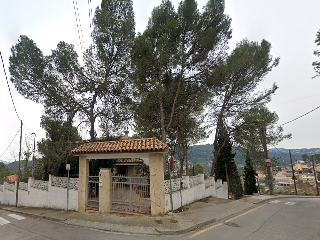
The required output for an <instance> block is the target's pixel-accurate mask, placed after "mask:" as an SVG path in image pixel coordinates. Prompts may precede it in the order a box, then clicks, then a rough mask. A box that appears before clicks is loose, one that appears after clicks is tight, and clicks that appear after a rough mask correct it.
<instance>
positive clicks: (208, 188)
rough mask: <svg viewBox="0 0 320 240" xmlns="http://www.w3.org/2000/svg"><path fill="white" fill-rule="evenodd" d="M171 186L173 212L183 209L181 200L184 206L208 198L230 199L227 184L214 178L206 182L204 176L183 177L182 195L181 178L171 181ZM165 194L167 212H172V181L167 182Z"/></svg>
mask: <svg viewBox="0 0 320 240" xmlns="http://www.w3.org/2000/svg"><path fill="white" fill-rule="evenodd" d="M171 185H172V201H173V210H176V209H178V208H180V207H181V198H182V206H185V205H188V204H190V203H193V202H196V201H198V200H200V199H203V198H207V197H216V198H223V199H228V185H227V183H226V182H224V183H222V180H217V181H215V179H214V178H213V177H209V178H208V179H207V180H204V174H199V175H197V176H194V177H189V176H183V177H182V189H181V195H180V186H181V185H180V178H179V179H173V180H172V181H171ZM165 193H166V195H165V203H166V212H169V211H171V200H170V180H166V181H165Z"/></svg>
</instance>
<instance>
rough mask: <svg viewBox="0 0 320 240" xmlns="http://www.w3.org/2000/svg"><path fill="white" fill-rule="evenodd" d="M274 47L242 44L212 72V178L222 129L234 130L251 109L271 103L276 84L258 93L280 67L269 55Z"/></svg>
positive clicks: (262, 44)
mask: <svg viewBox="0 0 320 240" xmlns="http://www.w3.org/2000/svg"><path fill="white" fill-rule="evenodd" d="M270 50H271V44H270V43H269V42H267V41H265V40H262V41H261V43H258V42H250V41H248V40H246V39H245V40H243V41H241V42H240V43H238V44H237V46H236V48H235V49H234V50H233V51H232V52H231V54H230V55H229V56H227V58H226V60H225V61H223V63H222V64H221V65H220V66H218V67H215V68H213V69H211V71H210V72H209V73H208V74H209V77H208V78H207V81H208V82H207V84H208V86H209V87H210V88H211V89H212V91H213V92H214V93H215V95H214V97H213V99H212V103H211V106H210V108H211V109H212V111H211V112H212V119H213V121H214V123H215V138H214V159H213V164H212V169H211V174H213V173H214V168H215V163H216V161H217V156H218V155H219V146H218V139H219V136H220V134H221V131H222V128H223V127H224V126H226V127H227V128H229V131H231V130H232V128H234V126H235V125H236V123H237V122H238V121H239V119H240V118H241V114H242V113H244V112H246V111H248V110H249V109H250V108H252V107H256V106H260V105H262V104H264V103H266V102H268V101H269V100H270V97H271V95H272V94H273V93H274V92H275V91H276V89H277V86H276V85H275V84H274V85H273V86H272V87H271V88H270V89H267V90H265V91H263V92H255V91H256V87H257V86H258V84H259V83H260V82H261V81H262V80H263V79H264V77H265V76H266V75H267V74H268V73H269V72H270V71H271V70H272V69H273V68H274V67H275V66H277V65H278V63H279V59H278V58H276V59H273V58H272V56H271V55H270Z"/></svg>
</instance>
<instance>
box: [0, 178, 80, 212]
mask: <svg viewBox="0 0 320 240" xmlns="http://www.w3.org/2000/svg"><path fill="white" fill-rule="evenodd" d="M32 181H33V178H29V181H28V190H27V191H25V190H21V189H19V193H18V195H19V200H18V206H26V207H43V208H55V209H65V210H66V209H67V188H64V187H56V186H51V182H52V177H51V175H49V181H48V182H44V181H42V183H43V184H46V183H47V185H48V190H41V189H39V188H35V187H32ZM16 184H17V183H15V185H14V186H12V184H10V185H9V186H8V183H6V182H5V183H4V185H3V186H1V185H0V201H1V204H7V205H15V203H16ZM1 188H2V190H3V191H1ZM8 188H11V189H14V191H10V190H9V189H8ZM68 209H69V210H75V211H78V190H74V189H69V204H68Z"/></svg>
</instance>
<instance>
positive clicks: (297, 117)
mask: <svg viewBox="0 0 320 240" xmlns="http://www.w3.org/2000/svg"><path fill="white" fill-rule="evenodd" d="M319 108H320V106H318V107H316V108H314V109H312V110H311V111H309V112H307V113H305V114H303V115H301V116H299V117H297V118H295V119H292V120H291V121H289V122H286V123H283V124H281V125H280V126H283V125H286V124H288V123H291V122H293V121H296V120H298V119H299V118H302V117H304V116H306V115H308V114H309V113H312V112H313V111H315V110H317V109H319Z"/></svg>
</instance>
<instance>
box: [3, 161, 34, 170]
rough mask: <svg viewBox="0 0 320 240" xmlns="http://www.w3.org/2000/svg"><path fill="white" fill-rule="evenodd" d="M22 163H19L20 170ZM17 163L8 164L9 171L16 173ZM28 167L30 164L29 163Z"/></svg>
mask: <svg viewBox="0 0 320 240" xmlns="http://www.w3.org/2000/svg"><path fill="white" fill-rule="evenodd" d="M23 164H24V163H23V161H21V162H20V168H23ZM18 165H19V164H18V162H12V163H8V164H7V166H8V167H9V169H10V170H11V171H17V170H18ZM29 165H30V162H29Z"/></svg>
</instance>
